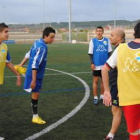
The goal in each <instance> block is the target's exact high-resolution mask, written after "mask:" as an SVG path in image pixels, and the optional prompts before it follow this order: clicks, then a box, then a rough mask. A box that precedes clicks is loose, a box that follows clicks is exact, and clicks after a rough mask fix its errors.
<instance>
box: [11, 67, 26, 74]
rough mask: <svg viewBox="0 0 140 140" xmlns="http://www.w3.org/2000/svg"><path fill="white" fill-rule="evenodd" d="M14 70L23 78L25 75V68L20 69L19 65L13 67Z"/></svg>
mask: <svg viewBox="0 0 140 140" xmlns="http://www.w3.org/2000/svg"><path fill="white" fill-rule="evenodd" d="M14 68H15V69H16V70H17V71H18V72H19V73H20V74H21V75H23V76H25V73H26V70H27V69H26V68H24V67H21V66H19V65H15V66H14Z"/></svg>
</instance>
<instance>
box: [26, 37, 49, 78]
mask: <svg viewBox="0 0 140 140" xmlns="http://www.w3.org/2000/svg"><path fill="white" fill-rule="evenodd" d="M46 62H47V45H46V44H45V42H44V40H43V39H39V40H37V41H35V43H34V44H33V46H32V47H31V49H30V51H29V64H28V67H27V72H26V74H27V75H28V76H30V77H32V69H36V70H37V79H43V76H44V72H45V67H46Z"/></svg>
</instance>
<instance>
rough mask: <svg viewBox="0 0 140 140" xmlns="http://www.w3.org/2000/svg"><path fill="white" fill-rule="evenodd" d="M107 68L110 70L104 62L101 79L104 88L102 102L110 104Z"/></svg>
mask: <svg viewBox="0 0 140 140" xmlns="http://www.w3.org/2000/svg"><path fill="white" fill-rule="evenodd" d="M109 70H110V67H109V66H107V64H105V65H104V66H103V68H102V80H103V85H104V90H105V91H104V99H103V103H104V104H105V105H106V106H111V105H112V101H111V94H110V88H109V75H108V72H109Z"/></svg>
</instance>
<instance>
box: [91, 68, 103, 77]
mask: <svg viewBox="0 0 140 140" xmlns="http://www.w3.org/2000/svg"><path fill="white" fill-rule="evenodd" d="M93 76H98V77H101V78H102V74H101V70H93Z"/></svg>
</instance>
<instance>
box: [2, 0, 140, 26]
mask: <svg viewBox="0 0 140 140" xmlns="http://www.w3.org/2000/svg"><path fill="white" fill-rule="evenodd" d="M69 1H70V0H0V22H5V23H7V24H10V23H14V24H15V23H17V24H36V23H51V22H58V23H59V22H68V21H69ZM139 7H140V0H71V21H78V22H80V21H107V20H115V19H116V20H129V21H134V20H139V19H140V8H139Z"/></svg>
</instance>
